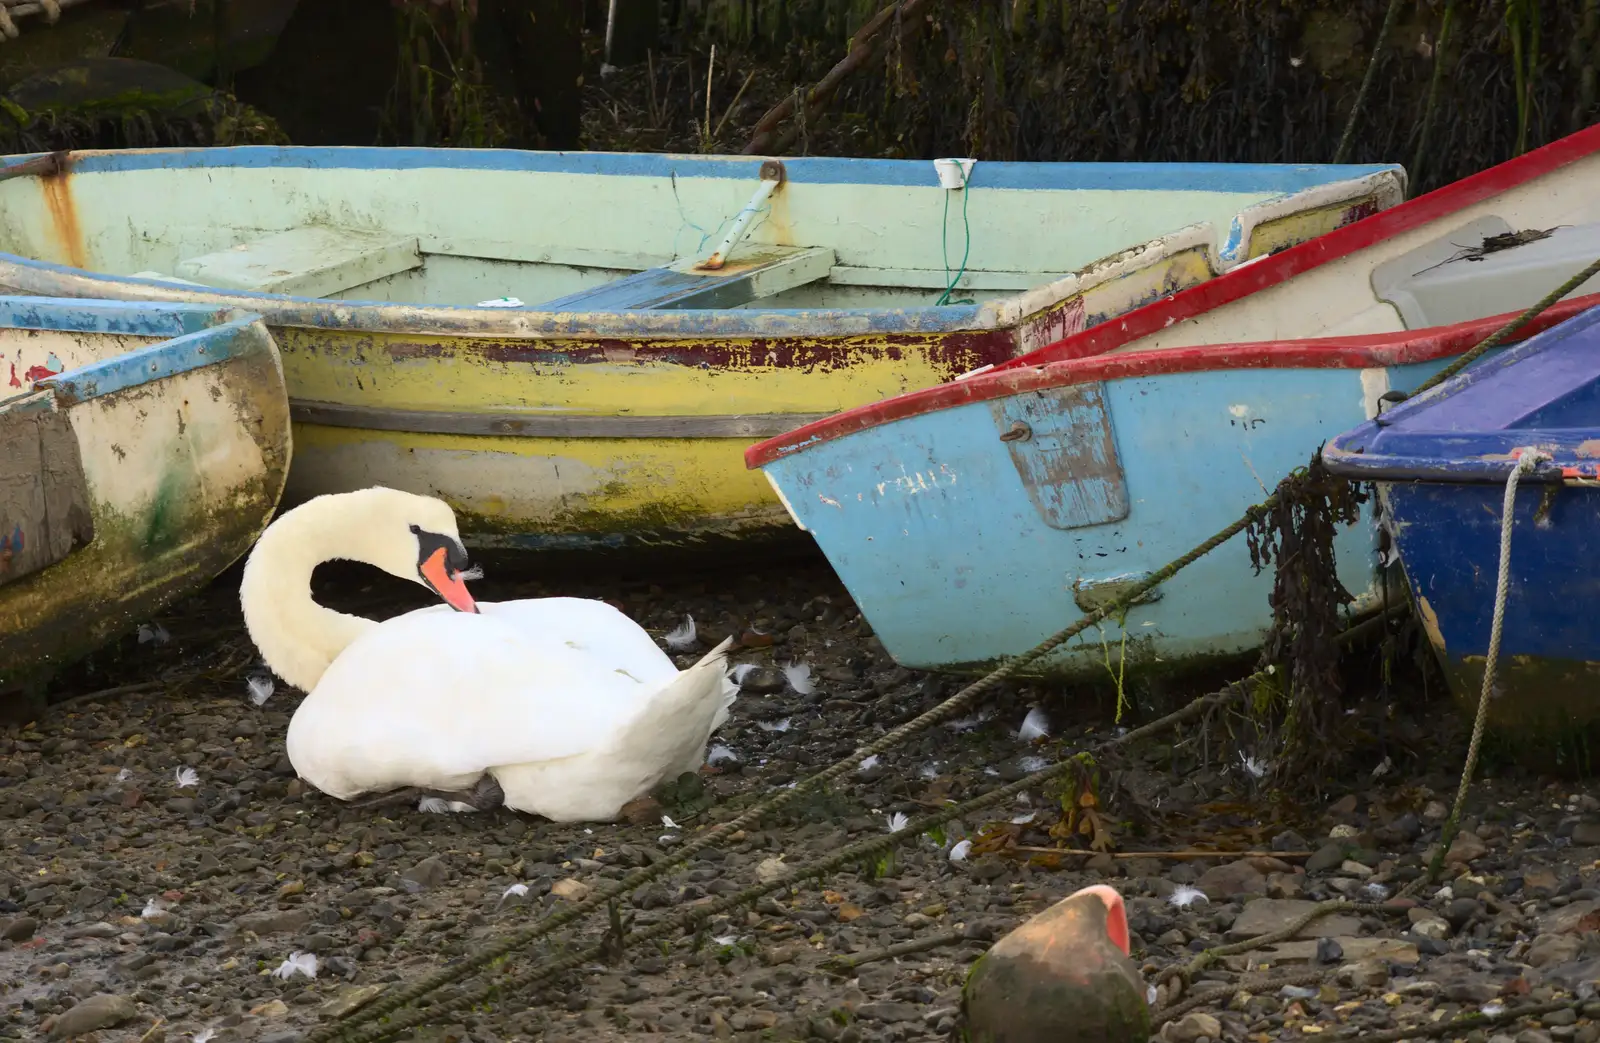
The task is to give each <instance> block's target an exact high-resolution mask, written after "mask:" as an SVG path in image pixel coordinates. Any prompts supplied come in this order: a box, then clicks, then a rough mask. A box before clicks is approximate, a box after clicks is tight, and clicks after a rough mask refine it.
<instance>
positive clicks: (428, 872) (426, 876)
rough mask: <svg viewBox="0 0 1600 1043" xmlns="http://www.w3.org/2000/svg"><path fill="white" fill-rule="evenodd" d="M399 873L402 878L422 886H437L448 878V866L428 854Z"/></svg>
mask: <svg viewBox="0 0 1600 1043" xmlns="http://www.w3.org/2000/svg"><path fill="white" fill-rule="evenodd" d="M400 875H401V877H402V878H403V879H405V880H410V881H411V882H412V883H414V884H420V885H421V886H423V887H439V886H440V885H442V884H443V883H444V882H445V881H446V880H448V879H449V878H450V868H449V867H448V866H446V865H445V864H444V862H442V861H440V860H439V859H438V858H434V857H431V856H430V857H428V858H424V859H423V860H422V861H420V862H418V863H417V864H416V865H414V866H412V867H411V868H410V869H407V870H406V871H405V872H404V873H401V874H400Z"/></svg>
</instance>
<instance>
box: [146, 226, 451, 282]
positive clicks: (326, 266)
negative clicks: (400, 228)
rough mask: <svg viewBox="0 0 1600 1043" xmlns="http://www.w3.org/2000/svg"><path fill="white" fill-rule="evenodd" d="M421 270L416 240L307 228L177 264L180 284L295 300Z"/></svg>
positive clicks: (376, 234) (294, 229)
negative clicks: (181, 280)
mask: <svg viewBox="0 0 1600 1043" xmlns="http://www.w3.org/2000/svg"><path fill="white" fill-rule="evenodd" d="M420 267H422V254H421V252H420V251H419V250H418V248H417V238H416V236H406V235H393V234H391V233H388V232H373V231H368V230H364V229H355V228H339V227H336V226H333V225H303V226H301V227H299V228H291V229H289V230H288V231H286V232H276V233H274V234H272V235H269V236H266V237H264V238H261V239H255V240H252V241H250V242H246V243H240V244H238V245H237V246H233V247H230V248H229V249H226V250H218V251H217V252H216V253H210V254H206V255H205V256H203V257H191V258H187V259H185V260H181V261H179V262H178V265H177V271H176V272H175V273H174V274H175V275H177V276H178V277H179V278H180V279H185V280H192V281H194V282H197V283H201V284H202V285H205V286H218V287H222V288H223V289H229V290H249V291H252V292H254V293H283V294H290V295H292V296H295V297H329V296H332V295H333V294H336V293H343V292H344V291H346V290H352V289H355V288H356V287H357V286H362V285H365V284H366V283H369V282H373V281H374V280H377V279H383V278H386V277H388V276H391V275H398V274H399V273H401V272H406V271H410V270H411V269H413V268H420Z"/></svg>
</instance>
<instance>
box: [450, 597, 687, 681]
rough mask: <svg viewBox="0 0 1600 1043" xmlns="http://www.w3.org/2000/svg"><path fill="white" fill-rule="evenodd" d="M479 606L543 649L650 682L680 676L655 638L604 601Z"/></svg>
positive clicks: (541, 600)
mask: <svg viewBox="0 0 1600 1043" xmlns="http://www.w3.org/2000/svg"><path fill="white" fill-rule="evenodd" d="M478 607H479V608H481V609H482V610H483V612H484V614H486V615H489V616H492V617H493V618H495V619H497V620H504V621H505V622H506V623H507V624H509V625H510V626H512V627H515V628H516V630H517V632H518V633H519V634H520V635H522V636H523V637H524V638H526V639H528V640H530V641H535V642H538V644H539V646H540V647H541V648H544V647H549V646H550V645H552V644H560V645H563V646H565V647H566V648H569V649H571V650H572V651H574V652H578V653H579V654H580V655H581V656H582V657H583V658H585V659H588V660H591V661H593V662H594V663H595V665H596V666H597V667H603V668H604V669H606V670H623V671H626V672H627V673H629V674H631V675H633V676H635V677H637V678H638V679H639V680H641V681H644V682H646V683H649V682H651V681H658V682H661V683H666V682H668V681H671V680H672V679H673V678H674V677H676V676H677V675H678V668H677V667H676V666H675V665H673V662H672V660H671V659H669V658H668V657H667V653H666V652H664V651H662V650H661V647H660V646H659V645H657V644H656V642H655V639H654V638H652V637H651V636H650V635H649V634H648V633H647V632H646V631H645V630H644V628H643V627H641V626H639V624H637V623H635V622H634V621H633V620H631V619H629V618H628V617H627V616H626V615H625V614H624V613H622V612H619V611H617V610H616V609H615V608H613V607H611V606H610V605H608V604H606V603H605V602H604V601H593V600H590V599H588V598H533V599H528V600H523V601H492V602H480V603H479V606H478Z"/></svg>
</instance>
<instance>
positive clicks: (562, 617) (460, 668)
mask: <svg viewBox="0 0 1600 1043" xmlns="http://www.w3.org/2000/svg"><path fill="white" fill-rule="evenodd" d="M339 558H343V559H351V560H355V561H363V562H366V563H368V564H370V565H375V566H377V567H378V568H380V569H383V570H384V571H385V572H388V573H391V574H392V575H395V576H399V577H401V578H402V579H409V580H413V581H415V582H418V583H421V584H423V585H424V586H427V587H428V588H429V589H431V590H433V591H435V592H436V593H438V594H439V595H440V597H442V598H444V600H445V602H446V604H444V605H433V606H430V607H428V608H422V609H418V610H416V611H414V612H408V613H405V614H404V615H401V616H396V617H394V618H393V619H389V620H386V621H384V622H382V623H379V622H377V621H375V620H370V619H363V618H361V617H359V616H351V615H346V614H345V613H342V612H335V611H333V610H332V609H328V608H324V607H323V606H321V605H318V604H317V603H316V602H315V601H313V600H312V598H311V573H312V570H313V569H315V568H316V566H317V565H318V564H320V563H322V562H324V561H329V560H333V559H339ZM466 569H467V555H466V550H465V548H463V546H462V544H461V538H460V535H459V534H458V532H457V529H456V520H455V515H454V513H453V512H452V511H451V510H450V507H449V506H448V505H447V504H445V503H444V502H443V501H440V500H436V499H433V498H431V497H426V496H416V495H413V494H411V493H405V492H399V491H397V490H394V489H384V488H372V489H363V490H360V491H359V492H351V493H339V494H336V495H331V496H319V497H317V498H315V499H313V500H309V501H307V502H306V503H304V504H301V505H300V506H298V507H296V508H294V509H293V510H290V511H287V512H285V513H284V514H283V515H282V516H281V517H280V518H278V519H277V520H276V521H275V522H273V523H272V525H271V526H269V527H268V528H267V531H266V532H265V533H263V534H262V536H261V539H260V540H259V541H258V542H257V543H256V546H255V548H254V549H253V550H252V551H251V552H250V558H249V560H248V561H247V562H246V564H245V568H244V579H243V582H242V584H241V586H240V601H241V603H242V605H243V608H244V620H245V626H246V628H247V629H248V630H249V632H250V637H251V639H252V640H253V641H254V642H255V644H256V647H257V648H258V649H259V650H260V652H261V655H262V657H263V658H264V659H265V660H266V662H267V665H268V666H269V667H271V668H272V671H273V672H274V673H276V674H277V675H278V676H279V677H281V678H283V679H284V680H285V681H287V682H288V683H290V684H292V685H295V686H297V687H299V688H302V689H304V690H305V691H307V692H308V693H309V694H308V695H307V696H306V698H305V701H304V702H302V703H301V704H300V707H299V709H298V710H296V711H295V715H294V718H293V719H292V720H291V721H290V724H289V734H288V754H289V760H290V761H291V762H292V763H293V765H294V768H295V771H296V772H297V773H299V775H300V777H301V778H303V779H305V780H306V781H307V782H309V783H311V784H312V785H313V786H315V787H316V788H317V789H319V790H321V791H322V792H324V793H326V794H328V795H329V796H332V797H336V798H338V799H340V800H350V799H351V798H354V797H357V796H360V795H362V794H368V793H383V792H387V791H390V790H394V789H397V788H401V787H420V788H424V789H433V790H446V791H458V790H464V789H466V788H468V787H470V786H472V785H474V784H475V783H477V782H478V781H479V780H480V779H482V777H483V776H484V775H485V774H486V773H487V774H488V775H490V776H492V777H493V778H494V780H495V781H497V782H498V783H499V785H500V788H501V790H502V791H503V792H504V800H505V803H506V805H507V806H508V807H511V808H514V809H516V810H519V811H526V812H532V813H535V814H539V815H544V816H546V817H548V818H551V819H555V820H557V821H561V822H572V821H609V820H611V819H614V818H616V816H617V814H618V812H619V811H620V810H621V808H622V806H623V805H624V804H626V803H627V802H628V801H630V800H632V799H634V798H635V797H638V796H640V795H642V794H644V793H646V792H648V791H649V790H650V789H651V788H653V787H654V786H656V785H658V784H659V783H661V782H662V781H664V780H666V779H670V778H676V777H677V776H678V775H680V774H682V773H683V772H686V771H696V770H698V769H699V767H700V766H701V764H703V763H704V758H705V747H706V742H707V740H708V739H709V738H710V735H711V733H712V732H713V731H715V730H716V728H718V727H719V726H720V725H721V724H722V722H723V721H724V720H726V718H727V716H728V707H729V705H730V704H731V703H732V702H733V698H734V695H735V694H736V693H737V691H738V688H737V686H736V685H735V684H734V683H733V682H732V681H730V680H729V679H728V677H727V663H726V659H727V651H728V648H729V647H730V646H731V645H732V643H733V642H732V639H731V638H729V639H728V640H726V641H724V642H723V643H722V644H721V645H719V646H717V648H715V649H714V650H712V651H711V652H710V653H709V654H707V655H706V656H705V657H704V658H703V659H701V660H700V661H699V662H698V663H696V664H695V665H694V666H692V667H690V668H689V669H687V670H684V671H682V672H679V670H678V669H677V667H676V666H674V665H673V663H672V660H670V659H669V658H667V655H666V653H665V652H663V651H662V650H661V649H660V648H658V647H657V646H656V643H655V641H654V640H652V639H651V637H650V635H649V634H647V633H645V631H644V630H643V629H641V628H640V627H639V626H638V625H637V624H636V623H634V622H633V621H632V620H630V619H629V618H628V617H627V616H625V615H623V614H622V613H621V612H619V611H617V610H616V609H614V608H612V607H611V606H610V605H607V604H606V603H604V602H602V601H589V600H584V599H580V598H539V599H533V600H523V601H508V602H499V603H496V602H482V603H475V602H474V601H473V598H472V595H471V594H469V593H468V592H467V588H466V584H465V582H464V573H465V572H466Z"/></svg>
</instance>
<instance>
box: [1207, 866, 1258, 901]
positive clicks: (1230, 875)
mask: <svg viewBox="0 0 1600 1043" xmlns="http://www.w3.org/2000/svg"><path fill="white" fill-rule="evenodd" d="M1195 886H1196V887H1198V888H1200V890H1202V891H1204V892H1205V893H1206V897H1207V898H1209V899H1210V900H1211V901H1213V902H1218V901H1221V900H1223V899H1226V898H1233V897H1235V896H1237V895H1243V894H1264V893H1266V890H1267V878H1266V876H1265V875H1263V874H1262V873H1261V871H1260V870H1258V869H1257V868H1256V867H1255V866H1253V865H1251V864H1250V863H1249V862H1248V861H1245V860H1240V861H1238V862H1229V863H1227V864H1226V865H1220V866H1213V867H1212V868H1210V869H1208V870H1206V871H1205V872H1204V873H1201V874H1200V879H1199V880H1197V881H1196V882H1195Z"/></svg>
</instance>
